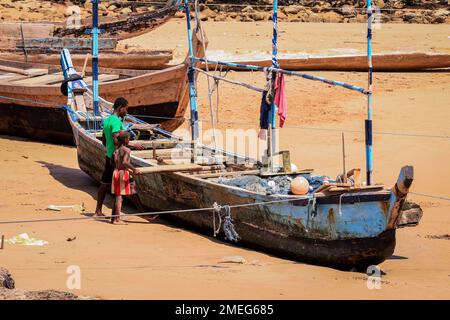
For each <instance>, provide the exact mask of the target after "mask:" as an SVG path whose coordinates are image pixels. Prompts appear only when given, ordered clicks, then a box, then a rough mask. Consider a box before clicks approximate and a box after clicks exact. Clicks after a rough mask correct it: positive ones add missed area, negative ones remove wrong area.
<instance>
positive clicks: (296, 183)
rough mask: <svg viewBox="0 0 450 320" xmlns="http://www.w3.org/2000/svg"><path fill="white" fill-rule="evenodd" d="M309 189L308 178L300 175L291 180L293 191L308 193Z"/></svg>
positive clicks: (294, 192) (301, 193)
mask: <svg viewBox="0 0 450 320" xmlns="http://www.w3.org/2000/svg"><path fill="white" fill-rule="evenodd" d="M308 191H309V182H308V180H306V178H304V177H302V176H299V177H297V178H295V179H294V180H292V181H291V192H292V193H293V194H296V195H303V194H307V193H308Z"/></svg>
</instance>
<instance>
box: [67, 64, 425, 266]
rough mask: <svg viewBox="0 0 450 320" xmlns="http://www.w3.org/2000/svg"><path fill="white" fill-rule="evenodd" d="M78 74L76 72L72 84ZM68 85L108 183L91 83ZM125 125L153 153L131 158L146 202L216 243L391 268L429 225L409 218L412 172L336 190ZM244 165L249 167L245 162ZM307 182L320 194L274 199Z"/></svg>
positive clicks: (80, 143) (70, 105)
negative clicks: (403, 243)
mask: <svg viewBox="0 0 450 320" xmlns="http://www.w3.org/2000/svg"><path fill="white" fill-rule="evenodd" d="M75 73H76V71H75V70H74V69H73V68H69V69H68V74H67V77H69V76H70V74H75ZM68 87H69V88H70V89H69V92H70V93H69V95H68V101H67V117H68V119H69V123H70V124H71V127H72V130H73V134H74V136H75V139H76V142H77V143H76V145H77V155H78V163H79V166H80V168H81V169H82V170H83V171H84V172H86V173H87V174H88V175H89V176H91V177H92V178H93V179H94V180H96V181H99V180H100V178H101V175H102V171H103V166H104V157H105V148H104V146H103V145H102V143H101V136H102V132H101V125H100V121H99V118H100V117H99V116H97V117H94V115H93V110H92V107H91V106H92V99H93V97H92V92H91V91H90V90H89V88H88V87H87V85H86V83H85V82H84V81H83V80H76V81H69V82H68ZM100 109H101V110H100V111H101V116H102V117H106V116H108V115H109V114H110V112H111V109H110V104H108V103H107V101H105V100H101V101H100ZM89 119H91V120H89ZM95 122H96V123H95ZM125 123H126V126H127V127H128V128H129V130H131V132H132V133H133V136H137V137H139V140H138V142H139V143H141V144H142V145H144V146H145V147H146V150H140V151H132V157H131V161H132V163H133V164H134V165H135V166H137V167H139V168H140V171H141V174H140V175H138V176H136V177H135V179H136V182H137V188H138V194H139V197H140V198H141V201H142V202H143V203H144V205H146V206H147V207H149V208H152V209H153V210H157V211H167V210H185V209H188V211H184V212H178V213H169V214H165V215H164V216H163V217H166V218H168V219H171V220H174V221H177V222H180V223H182V224H183V225H186V226H188V227H191V228H193V229H194V230H198V231H201V232H204V233H205V234H207V235H212V234H213V232H216V231H218V230H220V231H219V235H220V236H228V237H230V235H231V239H232V240H237V239H239V241H238V244H243V245H246V246H250V247H255V248H258V249H261V250H263V251H266V252H270V253H273V254H276V255H278V256H281V257H287V258H291V259H295V260H300V261H305V262H310V263H315V264H320V265H327V266H332V267H337V268H352V267H365V266H368V265H374V264H378V263H381V262H382V261H384V260H385V259H386V258H387V257H389V256H390V255H392V253H393V252H394V248H395V234H396V229H397V228H398V227H400V226H406V225H415V224H417V223H418V221H419V219H420V215H417V214H415V215H410V216H409V217H405V216H404V215H403V213H402V209H403V204H404V202H405V199H406V196H407V194H408V190H409V187H410V186H411V183H412V181H413V168H412V167H410V166H406V167H404V168H403V169H402V170H401V172H400V176H399V178H398V181H397V183H396V184H395V185H394V186H393V187H392V188H384V187H383V186H382V185H371V186H362V185H358V184H356V185H351V186H350V185H345V184H337V183H332V182H331V183H327V182H326V181H325V177H324V176H321V175H315V174H314V173H313V172H312V170H303V171H296V172H291V173H286V172H285V173H283V172H276V173H274V172H273V173H272V174H271V173H269V174H268V173H267V172H266V171H265V170H266V168H261V166H260V164H259V163H258V162H257V161H256V160H254V159H250V158H247V157H244V156H239V155H236V154H233V153H229V152H226V151H223V150H216V149H213V148H211V147H207V146H203V145H200V144H197V145H196V148H195V149H192V144H191V141H183V140H182V139H180V138H178V137H176V136H174V135H173V134H171V133H168V132H166V131H164V130H161V129H160V128H159V127H158V126H157V125H151V124H146V123H145V122H143V121H141V120H139V119H137V118H135V117H133V116H129V117H127V118H126V119H125ZM93 128H96V129H93ZM192 155H195V156H194V157H193V158H194V159H195V161H194V162H193V163H192V161H191V158H192ZM236 159H240V160H242V162H241V163H240V164H236V162H235V160H236ZM299 176H302V177H304V178H306V179H307V180H308V181H309V182H310V184H311V186H314V187H313V188H312V189H311V190H310V192H308V193H307V194H305V195H292V194H289V192H285V191H280V192H275V193H271V192H269V189H270V187H268V186H270V183H268V181H270V180H273V181H277V177H282V178H283V179H287V180H288V181H290V180H291V179H292V178H295V177H299ZM236 179H240V180H242V179H250V180H252V181H253V182H255V181H256V182H257V183H258V184H260V185H261V187H262V189H260V190H257V191H254V190H250V189H249V188H246V187H243V186H242V185H241V186H240V187H237V186H235V185H233V181H235V180H236ZM355 181H356V180H355ZM217 204H218V205H220V206H221V207H219V206H218V205H217ZM227 205H229V207H227ZM202 208H206V209H202ZM210 208H215V209H210ZM190 209H196V210H193V211H189V210H190ZM417 210H420V209H417ZM417 210H416V211H417ZM413 211H414V210H413ZM219 216H220V218H219ZM411 217H412V218H411ZM220 221H223V229H221V223H220ZM400 221H401V225H400ZM230 222H231V224H230ZM233 237H235V238H234V239H233Z"/></svg>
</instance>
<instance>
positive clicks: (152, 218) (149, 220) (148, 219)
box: [142, 215, 159, 222]
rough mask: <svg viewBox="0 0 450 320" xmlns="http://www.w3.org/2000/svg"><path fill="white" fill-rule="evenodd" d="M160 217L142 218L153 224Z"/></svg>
mask: <svg viewBox="0 0 450 320" xmlns="http://www.w3.org/2000/svg"><path fill="white" fill-rule="evenodd" d="M158 217H159V216H158V215H156V216H142V218H144V219H145V220H147V221H148V222H153V221H154V220H156V218H158Z"/></svg>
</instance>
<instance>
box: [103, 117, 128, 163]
mask: <svg viewBox="0 0 450 320" xmlns="http://www.w3.org/2000/svg"><path fill="white" fill-rule="evenodd" d="M120 130H124V127H123V123H122V120H120V118H119V117H118V116H117V115H115V114H112V115H110V116H109V117H108V118H106V120H105V121H104V122H103V136H104V137H105V139H106V156H107V157H108V158H111V157H112V154H113V153H114V150H116V145H115V144H114V139H113V133H116V132H118V131H120Z"/></svg>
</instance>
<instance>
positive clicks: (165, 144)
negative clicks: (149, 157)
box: [131, 139, 178, 149]
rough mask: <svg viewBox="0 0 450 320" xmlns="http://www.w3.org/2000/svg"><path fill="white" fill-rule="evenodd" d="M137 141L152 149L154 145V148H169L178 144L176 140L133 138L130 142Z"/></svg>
mask: <svg viewBox="0 0 450 320" xmlns="http://www.w3.org/2000/svg"><path fill="white" fill-rule="evenodd" d="M133 143H137V144H141V145H143V146H144V147H145V148H149V149H152V148H153V147H155V148H156V149H170V148H173V147H175V146H176V145H177V144H178V141H173V140H163V139H157V140H133V141H132V142H131V144H133Z"/></svg>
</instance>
